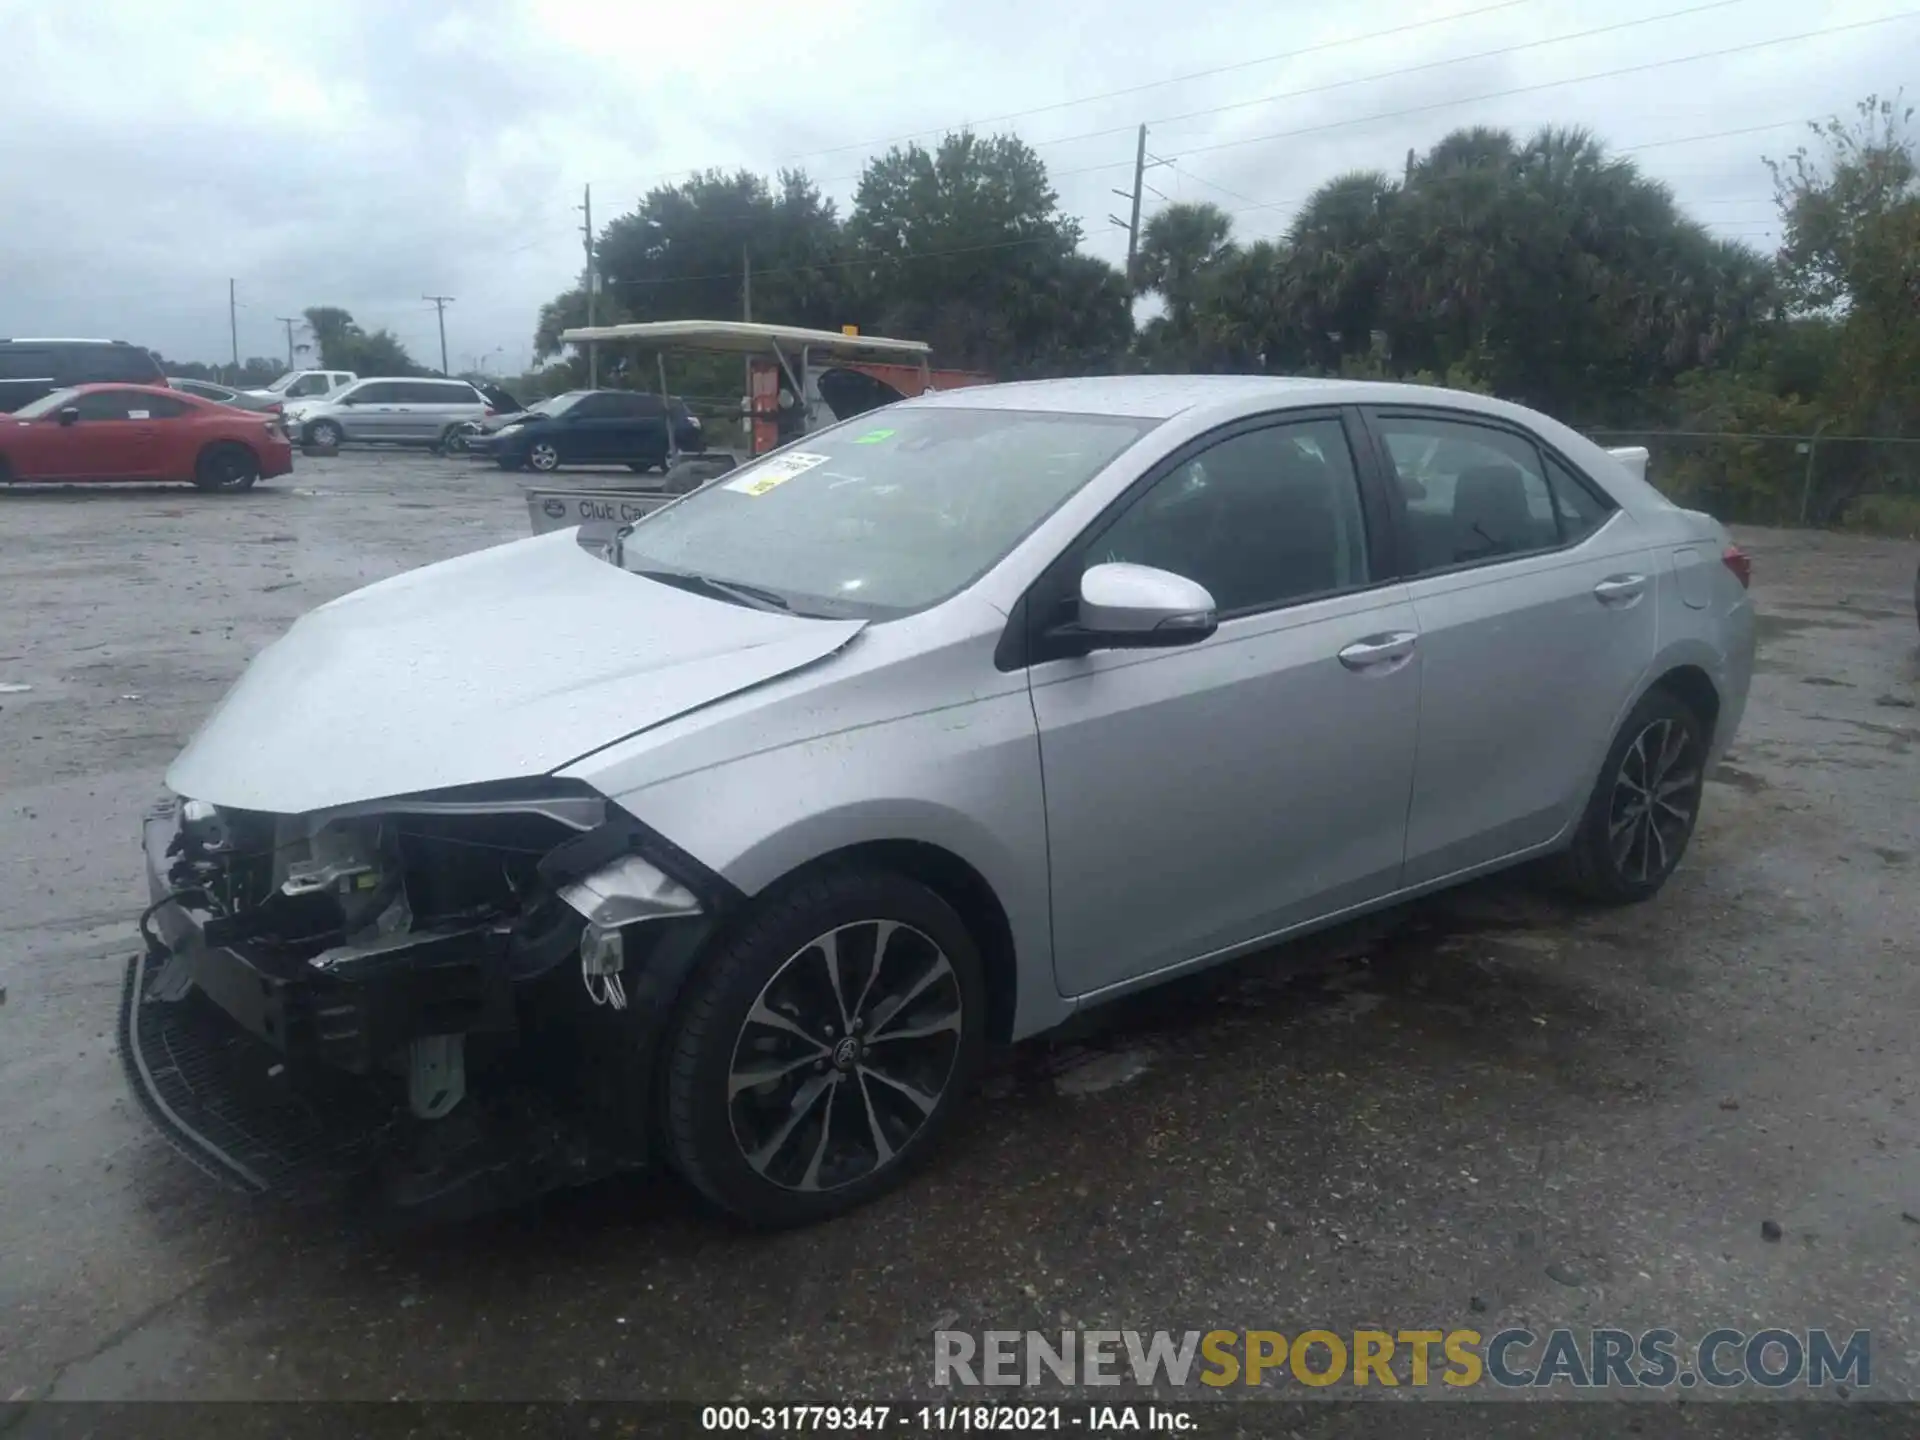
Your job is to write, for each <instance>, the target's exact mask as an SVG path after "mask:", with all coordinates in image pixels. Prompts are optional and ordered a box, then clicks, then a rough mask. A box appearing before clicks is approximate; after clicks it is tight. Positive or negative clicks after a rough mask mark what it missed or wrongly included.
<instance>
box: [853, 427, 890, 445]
mask: <svg viewBox="0 0 1920 1440" xmlns="http://www.w3.org/2000/svg"><path fill="white" fill-rule="evenodd" d="M893 433H894V432H893V431H891V430H869V431H868V432H867V433H866V434H864V435H862V436H861V437H860V438H859V439H858V440H856V441H854V442H853V443H854V444H856V445H878V444H879V443H880V442H881V441H882V440H891V439H892V438H893Z"/></svg>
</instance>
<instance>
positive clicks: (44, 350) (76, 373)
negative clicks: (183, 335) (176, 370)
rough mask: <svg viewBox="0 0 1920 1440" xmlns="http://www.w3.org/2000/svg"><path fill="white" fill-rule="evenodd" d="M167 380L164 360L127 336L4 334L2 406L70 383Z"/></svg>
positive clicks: (26, 400) (0, 379)
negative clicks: (61, 337)
mask: <svg viewBox="0 0 1920 1440" xmlns="http://www.w3.org/2000/svg"><path fill="white" fill-rule="evenodd" d="M103 383H104V384H111V385H165V384H166V383H167V377H166V375H165V374H164V373H163V372H162V371H161V369H160V362H159V361H158V360H156V359H154V358H153V356H152V355H150V354H148V353H147V351H145V350H143V349H141V348H140V347H139V346H138V345H129V344H128V343H127V342H126V341H124V340H0V411H8V412H11V411H14V410H18V409H19V408H20V407H21V406H22V405H30V404H32V403H33V402H34V401H35V400H38V399H39V398H40V397H41V396H42V395H51V394H52V393H53V392H54V391H56V390H64V389H66V388H67V387H68V386H69V385H96V384H103Z"/></svg>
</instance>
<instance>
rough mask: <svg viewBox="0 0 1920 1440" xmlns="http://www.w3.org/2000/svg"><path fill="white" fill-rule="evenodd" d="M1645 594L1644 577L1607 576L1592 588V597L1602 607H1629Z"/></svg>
mask: <svg viewBox="0 0 1920 1440" xmlns="http://www.w3.org/2000/svg"><path fill="white" fill-rule="evenodd" d="M1646 593H1647V577H1646V576H1644V575H1609V576H1607V578H1606V579H1604V580H1602V581H1601V582H1600V583H1599V584H1598V585H1596V586H1594V587H1593V596H1594V598H1595V599H1596V600H1598V601H1599V602H1600V603H1601V604H1602V605H1629V604H1632V603H1633V602H1634V601H1635V600H1638V599H1639V598H1640V597H1641V596H1642V595H1644V594H1646Z"/></svg>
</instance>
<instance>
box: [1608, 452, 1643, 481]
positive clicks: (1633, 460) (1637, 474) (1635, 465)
mask: <svg viewBox="0 0 1920 1440" xmlns="http://www.w3.org/2000/svg"><path fill="white" fill-rule="evenodd" d="M1607 454H1609V455H1611V456H1612V457H1613V458H1614V459H1616V460H1618V461H1619V462H1620V463H1621V464H1622V465H1624V466H1626V467H1627V470H1628V471H1629V472H1630V473H1631V474H1632V476H1633V478H1634V479H1636V480H1638V481H1641V482H1642V483H1643V484H1644V483H1645V481H1646V478H1647V461H1648V460H1649V459H1651V458H1652V457H1651V456H1650V455H1649V454H1648V453H1647V447H1646V446H1644V445H1622V446H1620V447H1619V448H1618V449H1616V450H1609V451H1607Z"/></svg>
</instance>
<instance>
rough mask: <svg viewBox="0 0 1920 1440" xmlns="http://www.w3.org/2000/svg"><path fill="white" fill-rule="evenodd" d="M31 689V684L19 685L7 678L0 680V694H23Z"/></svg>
mask: <svg viewBox="0 0 1920 1440" xmlns="http://www.w3.org/2000/svg"><path fill="white" fill-rule="evenodd" d="M31 689H33V686H31V685H20V684H16V683H14V682H12V681H9V680H0V695H24V694H26V693H27V691H29V690H31Z"/></svg>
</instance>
